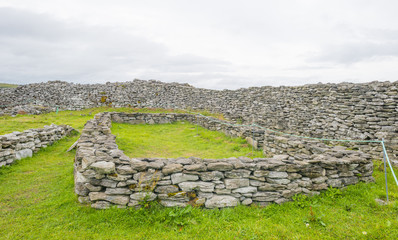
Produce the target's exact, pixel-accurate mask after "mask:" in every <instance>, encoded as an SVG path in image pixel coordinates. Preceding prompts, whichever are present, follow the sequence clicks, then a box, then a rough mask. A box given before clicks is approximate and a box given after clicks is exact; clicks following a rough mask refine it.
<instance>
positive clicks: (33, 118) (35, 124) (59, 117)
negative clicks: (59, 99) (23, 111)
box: [0, 107, 222, 135]
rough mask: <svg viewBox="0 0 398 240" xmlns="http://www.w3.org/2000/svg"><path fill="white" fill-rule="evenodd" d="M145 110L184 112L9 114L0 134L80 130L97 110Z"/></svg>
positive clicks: (0, 124) (0, 118)
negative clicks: (60, 128) (67, 128)
mask: <svg viewBox="0 0 398 240" xmlns="http://www.w3.org/2000/svg"><path fill="white" fill-rule="evenodd" d="M105 111H108V112H129V113H130V112H145V113H161V112H166V113H168V112H170V113H171V112H175V113H186V112H184V111H182V110H172V109H149V108H142V109H137V108H109V107H100V108H91V109H85V110H82V111H59V112H58V114H56V113H55V112H52V113H47V114H42V115H17V116H16V117H11V116H0V135H3V134H6V133H11V132H14V131H23V130H26V129H29V128H42V127H43V126H44V125H50V124H51V123H54V124H67V125H70V126H72V127H74V128H75V129H77V130H79V131H80V130H82V129H83V127H84V124H85V123H86V122H87V121H88V120H90V119H92V118H93V117H94V115H95V114H97V113H99V112H105ZM200 113H201V114H203V115H206V116H212V117H216V118H219V119H222V115H220V114H211V113H209V112H206V111H201V112H200Z"/></svg>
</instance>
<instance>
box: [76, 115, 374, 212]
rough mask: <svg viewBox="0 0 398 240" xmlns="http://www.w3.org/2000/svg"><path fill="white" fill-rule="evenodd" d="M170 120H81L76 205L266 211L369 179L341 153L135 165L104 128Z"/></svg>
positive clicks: (361, 164) (364, 159) (356, 161)
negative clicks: (258, 207)
mask: <svg viewBox="0 0 398 240" xmlns="http://www.w3.org/2000/svg"><path fill="white" fill-rule="evenodd" d="M175 117H176V116H175V115H174V117H172V115H170V116H168V117H165V115H155V117H154V115H153V114H140V115H139V117H138V116H136V118H135V119H133V117H131V116H129V115H128V114H115V113H100V114H97V115H95V117H94V119H93V120H90V121H88V122H87V123H86V125H85V127H84V129H83V131H82V134H81V137H80V139H79V140H78V143H77V150H76V158H75V166H74V176H75V192H76V194H78V196H79V198H78V199H79V201H80V202H82V203H90V204H91V206H92V207H93V208H98V209H103V208H108V207H110V206H112V205H116V206H118V207H139V206H142V205H145V204H147V203H148V202H150V201H158V202H159V203H160V204H162V205H163V206H166V207H172V206H186V205H188V204H190V205H194V206H204V207H206V208H222V207H232V206H236V205H238V204H243V205H250V204H258V205H261V206H266V205H268V204H270V203H278V204H279V203H283V202H285V201H289V200H290V199H291V197H292V196H294V195H295V194H300V193H303V194H318V193H319V191H320V190H323V189H327V188H328V187H337V188H340V187H344V186H347V185H351V184H355V183H357V182H359V181H365V182H369V181H373V177H372V172H373V164H372V161H371V160H370V156H369V155H368V154H363V153H361V152H359V151H347V150H345V148H344V149H342V148H340V147H334V148H331V149H328V150H326V151H325V152H323V153H322V154H318V155H314V156H313V157H312V158H311V159H309V160H302V159H296V158H295V157H292V156H289V155H275V156H273V157H272V158H256V159H250V158H246V157H238V158H228V159H199V158H177V159H163V158H143V159H137V158H130V157H128V156H126V155H125V154H124V153H123V151H121V150H120V149H118V146H117V145H116V142H115V136H114V135H112V134H111V130H110V127H111V121H112V119H113V120H118V121H126V120H128V121H130V123H132V124H137V123H144V122H145V120H144V119H148V121H153V123H156V122H168V121H169V120H170V119H174V118H175ZM180 117H181V116H180ZM177 118H178V117H177ZM149 119H150V120H149ZM168 119H169V120H168ZM145 123H146V122H145Z"/></svg>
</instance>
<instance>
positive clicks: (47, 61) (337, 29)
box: [0, 0, 398, 89]
mask: <svg viewBox="0 0 398 240" xmlns="http://www.w3.org/2000/svg"><path fill="white" fill-rule="evenodd" d="M397 10H398V1H395V0H391V1H387V0H372V1H370V0H330V1H327V0H324V1H319V0H302V1H293V0H278V1H276V0H273V1H270V0H258V1H257V0H245V1H243V0H242V1H240V0H226V1H224V0H211V1H208V0H200V1H188V0H180V1H177V0H159V1H152V0H145V1H142V0H125V1H123V0H113V1H101V0H84V1H82V0H81V1H76V0H68V1H59V0H48V1H47V0H40V1H28V0H26V1H23V0H12V1H10V0H0V82H7V83H18V84H23V83H33V82H45V81H48V80H63V81H69V82H76V83H105V82H108V81H109V82H117V81H118V82H121V81H132V80H133V79H135V78H138V79H143V80H148V79H156V80H160V81H164V82H181V83H189V84H191V85H193V86H195V87H204V88H212V89H237V88H241V87H250V86H265V85H271V86H280V85H290V86H291V85H303V84H307V83H318V82H323V83H328V82H334V83H337V82H369V81H374V80H379V81H387V80H388V81H396V80H398V24H397V23H398V14H397Z"/></svg>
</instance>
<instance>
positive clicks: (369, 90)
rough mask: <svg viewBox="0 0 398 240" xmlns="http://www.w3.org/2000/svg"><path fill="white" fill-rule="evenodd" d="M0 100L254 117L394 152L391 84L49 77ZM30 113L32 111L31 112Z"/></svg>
mask: <svg viewBox="0 0 398 240" xmlns="http://www.w3.org/2000/svg"><path fill="white" fill-rule="evenodd" d="M0 99H1V104H0V105H1V106H0V114H1V111H3V113H11V114H12V113H16V112H17V111H18V110H19V109H22V108H21V106H23V105H26V104H34V105H40V106H51V107H52V108H53V110H54V109H55V106H59V107H60V108H61V109H81V108H88V107H95V106H104V105H112V106H114V107H121V106H131V107H158V108H176V107H180V108H185V109H187V108H194V109H208V110H211V111H215V112H221V113H223V114H224V115H225V116H226V117H227V118H229V119H232V120H238V121H239V122H240V121H242V122H244V123H252V122H253V121H254V122H256V123H258V124H260V125H262V126H265V127H268V128H272V129H277V130H282V131H285V132H291V133H296V134H300V135H305V136H313V137H324V138H345V139H347V138H351V139H381V138H383V137H384V138H385V139H386V140H387V142H386V143H387V147H389V148H390V153H392V155H393V156H392V157H394V156H395V157H397V155H398V140H397V139H398V105H397V102H398V82H393V83H390V82H372V83H366V84H352V83H341V84H315V85H304V86H298V87H252V88H245V89H238V90H222V91H218V90H208V89H201V88H194V87H192V86H190V85H187V84H177V83H162V82H159V81H141V80H135V81H133V82H124V83H107V84H94V85H89V84H72V83H66V82H61V81H54V82H48V83H39V84H29V85H24V86H20V87H18V88H15V89H0ZM16 106H18V107H16ZM15 107H16V108H15ZM1 108H2V110H1ZM25 109H28V108H27V107H25ZM28 110H29V109H28ZM35 111H36V112H37V109H35V110H33V111H32V112H35ZM27 112H29V111H27ZM364 150H365V149H364ZM365 151H366V150H365ZM378 152H380V151H378Z"/></svg>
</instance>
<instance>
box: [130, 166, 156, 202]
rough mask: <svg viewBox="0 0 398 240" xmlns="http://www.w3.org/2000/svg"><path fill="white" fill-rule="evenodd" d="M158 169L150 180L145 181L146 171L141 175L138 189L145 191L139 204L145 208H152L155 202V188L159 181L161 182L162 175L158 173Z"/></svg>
mask: <svg viewBox="0 0 398 240" xmlns="http://www.w3.org/2000/svg"><path fill="white" fill-rule="evenodd" d="M157 173H158V171H157V170H156V171H155V172H154V173H153V175H152V176H151V179H150V180H149V181H145V183H144V179H145V175H146V174H145V173H142V174H141V176H140V179H139V181H138V184H137V188H136V190H137V191H138V192H142V193H144V196H143V198H142V199H141V200H140V201H139V205H140V206H141V207H143V208H150V207H151V206H152V204H153V201H154V199H151V197H152V194H151V193H153V190H154V189H155V187H156V185H157V183H158V182H159V177H160V175H159V174H157Z"/></svg>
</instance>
